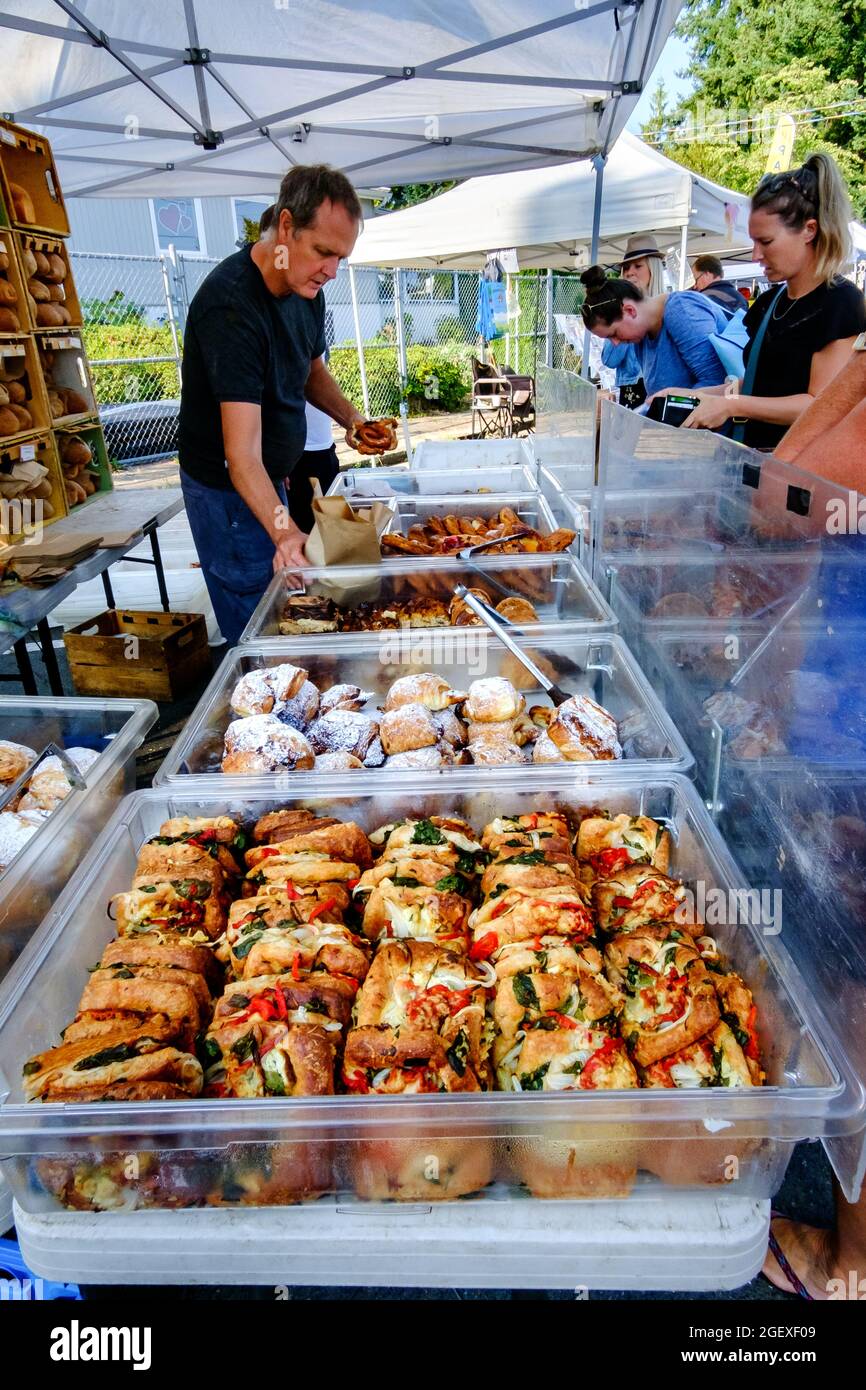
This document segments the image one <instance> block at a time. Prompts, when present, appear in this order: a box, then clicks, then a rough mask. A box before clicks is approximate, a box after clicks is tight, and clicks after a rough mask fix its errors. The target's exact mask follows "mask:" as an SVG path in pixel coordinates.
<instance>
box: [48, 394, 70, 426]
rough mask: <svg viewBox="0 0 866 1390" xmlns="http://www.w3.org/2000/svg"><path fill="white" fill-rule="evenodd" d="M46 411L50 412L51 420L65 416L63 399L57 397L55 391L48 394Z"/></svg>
mask: <svg viewBox="0 0 866 1390" xmlns="http://www.w3.org/2000/svg"><path fill="white" fill-rule="evenodd" d="M48 409H49V410H50V411H51V418H52V420H59V419H60V417H61V416H62V415H65V414H66V406H65V404H64V402H63V398H62V397H61V396H58V394H57V392H56V391H49V392H48Z"/></svg>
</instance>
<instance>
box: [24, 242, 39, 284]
mask: <svg viewBox="0 0 866 1390" xmlns="http://www.w3.org/2000/svg"><path fill="white" fill-rule="evenodd" d="M21 264H22V265H23V267H24V274H25V276H26V277H27V279H28V280H31V279H32V278H33V276H34V275H36V274H37V273H38V271H39V267H38V265H37V264H36V257H35V256H34V254H33V252H32V251H31V250H30V247H29V246H22V248H21Z"/></svg>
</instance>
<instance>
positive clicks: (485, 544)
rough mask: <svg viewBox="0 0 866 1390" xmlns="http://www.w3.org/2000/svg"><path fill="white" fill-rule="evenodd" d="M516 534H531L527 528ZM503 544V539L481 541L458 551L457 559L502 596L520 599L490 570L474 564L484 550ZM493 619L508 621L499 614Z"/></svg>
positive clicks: (495, 614)
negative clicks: (477, 556)
mask: <svg viewBox="0 0 866 1390" xmlns="http://www.w3.org/2000/svg"><path fill="white" fill-rule="evenodd" d="M514 534H515V535H520V536H526V535H528V534H529V532H528V530H527V529H526V528H523V529H522V530H520V531H516V532H514ZM506 539H508V540H510V539H511V537H510V536H508V537H506ZM502 543H503V542H502V539H501V538H500V539H499V540H498V541H480V542H479V544H478V545H465V546H464V547H463V549H462V550H458V551H457V557H458V559H460V560H462V561H463V563H464V564H466V565H469V567H470V569H473V570H474V571H475V573H476V574H478V575H480V576H481V577H482V578H483V579H484V582H485V583H487V584H491V585H492V586H493V588H494V589H498V590H499V592H500V594H504V595H505V597H506V598H518V597H519V595H517V594H515V592H514V590H513V589H509V588H508V587H507V585H505V584H502V583H500V581H499V580H498V579H496V578H495V576H494V575H493V574H491V572H490V570H482V569H479V568H478V566H477V565H476V564H475V563H474V559H475V556H476V555H478V554H480V552H481V551H482V550H490V549H492V547H493V546H494V545H502ZM503 558H505V557H503ZM493 617H494V619H495V620H496V621H497V622H500V623H501V622H507V621H508V619H507V618H506V619H503V618H502V617H501V616H500V614H499V613H494V614H493Z"/></svg>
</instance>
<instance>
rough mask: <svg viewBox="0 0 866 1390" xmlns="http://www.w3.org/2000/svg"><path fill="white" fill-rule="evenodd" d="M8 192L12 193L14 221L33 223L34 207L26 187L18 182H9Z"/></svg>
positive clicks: (34, 216)
mask: <svg viewBox="0 0 866 1390" xmlns="http://www.w3.org/2000/svg"><path fill="white" fill-rule="evenodd" d="M9 192H10V193H11V194H12V207H13V210H14V213H15V221H16V222H29V223H31V224H32V223H34V222H35V221H36V209H35V207H34V206H33V199H32V198H31V197H30V194H29V193H28V192H27V189H26V188H22V187H21V185H20V183H10V184H9Z"/></svg>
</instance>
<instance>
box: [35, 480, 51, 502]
mask: <svg viewBox="0 0 866 1390" xmlns="http://www.w3.org/2000/svg"><path fill="white" fill-rule="evenodd" d="M51 491H52V489H51V483H50V482H49V480H48V479H47V478H43V479H42V482H41V483H36V484H34V486H33V487H32V488H31V489H30V493H29V496H30V497H38V498H39V500H40V501H41V502H48V501H49V500H50V498H51Z"/></svg>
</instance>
